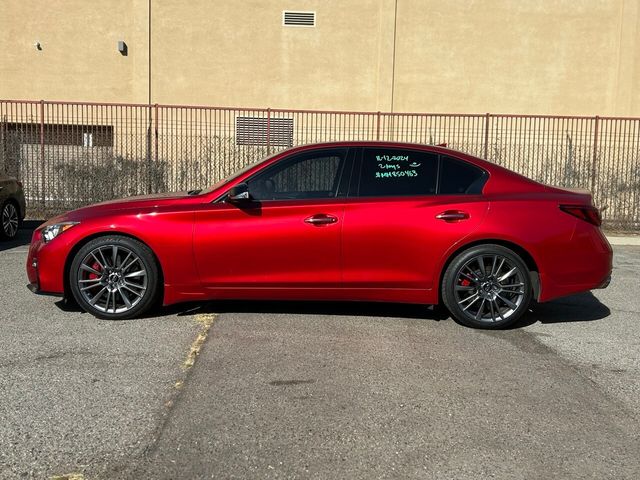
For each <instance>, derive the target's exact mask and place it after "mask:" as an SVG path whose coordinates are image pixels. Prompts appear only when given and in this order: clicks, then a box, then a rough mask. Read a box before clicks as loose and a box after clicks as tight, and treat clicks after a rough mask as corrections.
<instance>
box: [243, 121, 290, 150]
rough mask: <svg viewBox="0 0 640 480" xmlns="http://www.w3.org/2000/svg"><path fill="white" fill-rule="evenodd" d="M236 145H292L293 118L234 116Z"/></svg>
mask: <svg viewBox="0 0 640 480" xmlns="http://www.w3.org/2000/svg"><path fill="white" fill-rule="evenodd" d="M236 145H271V146H277V147H291V146H293V118H278V117H276V118H273V117H272V118H270V119H267V118H265V117H236Z"/></svg>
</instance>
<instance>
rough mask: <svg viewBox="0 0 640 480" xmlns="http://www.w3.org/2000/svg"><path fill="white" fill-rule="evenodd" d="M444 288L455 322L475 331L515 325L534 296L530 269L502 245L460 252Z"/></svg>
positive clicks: (451, 265) (445, 275)
mask: <svg viewBox="0 0 640 480" xmlns="http://www.w3.org/2000/svg"><path fill="white" fill-rule="evenodd" d="M441 288H442V300H443V302H444V304H445V305H446V306H447V308H448V309H449V311H450V312H451V315H452V316H453V317H454V319H455V320H456V321H458V322H459V323H461V324H463V325H466V326H469V327H475V328H487V329H497V328H505V327H507V326H509V325H513V324H514V323H515V322H517V321H518V319H519V318H520V317H521V316H522V315H523V314H524V313H525V312H526V310H527V308H528V306H529V303H530V302H531V296H532V286H531V279H530V277H529V269H528V268H527V266H526V265H525V263H524V262H523V261H522V259H521V258H520V257H519V256H518V255H517V254H516V253H515V252H513V251H512V250H509V249H508V248H505V247H502V246H500V245H478V246H476V247H473V248H470V249H469V250H466V251H464V252H462V253H460V254H459V255H458V256H456V257H455V258H454V259H453V261H452V262H451V264H450V265H449V267H448V268H447V270H446V272H445V274H444V277H443V279H442V286H441Z"/></svg>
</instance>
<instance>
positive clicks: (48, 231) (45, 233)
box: [42, 222, 80, 242]
mask: <svg viewBox="0 0 640 480" xmlns="http://www.w3.org/2000/svg"><path fill="white" fill-rule="evenodd" d="M78 223H80V222H62V223H56V224H54V225H49V226H48V227H44V228H43V229H42V238H43V239H44V241H45V242H50V241H51V240H53V239H54V238H56V237H57V236H58V235H60V234H61V233H62V232H64V231H65V230H69V229H70V228H71V227H73V226H74V225H77V224H78Z"/></svg>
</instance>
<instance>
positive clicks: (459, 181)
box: [438, 156, 487, 195]
mask: <svg viewBox="0 0 640 480" xmlns="http://www.w3.org/2000/svg"><path fill="white" fill-rule="evenodd" d="M440 162H441V163H440V181H439V185H438V193H439V194H440V195H463V194H480V193H482V187H483V186H484V184H485V182H486V180H487V174H486V172H485V171H484V170H481V169H480V168H478V167H476V166H474V165H470V164H468V163H465V162H462V161H460V160H454V159H453V158H450V157H445V156H441V157H440Z"/></svg>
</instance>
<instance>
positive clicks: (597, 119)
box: [591, 115, 600, 202]
mask: <svg viewBox="0 0 640 480" xmlns="http://www.w3.org/2000/svg"><path fill="white" fill-rule="evenodd" d="M599 127H600V117H599V116H597V115H596V116H595V122H594V127H593V159H592V160H591V195H592V196H593V197H594V198H593V200H594V202H595V196H596V162H597V161H598V129H599Z"/></svg>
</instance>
